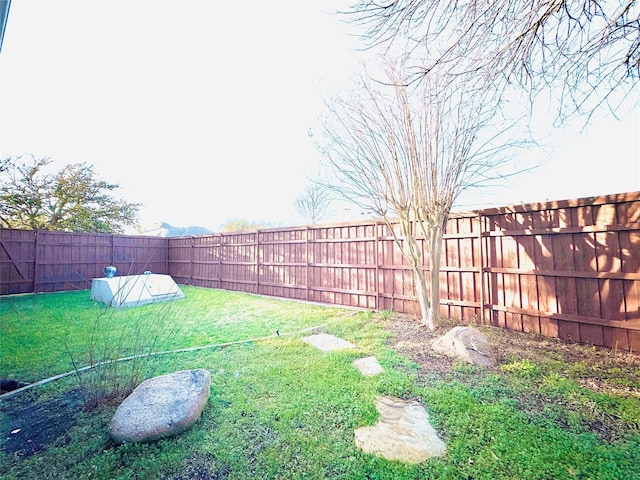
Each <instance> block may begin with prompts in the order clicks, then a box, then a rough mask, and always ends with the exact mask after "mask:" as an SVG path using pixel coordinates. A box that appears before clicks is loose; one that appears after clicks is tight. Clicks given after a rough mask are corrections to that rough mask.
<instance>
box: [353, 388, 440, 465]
mask: <svg viewBox="0 0 640 480" xmlns="http://www.w3.org/2000/svg"><path fill="white" fill-rule="evenodd" d="M376 409H377V410H378V412H379V413H380V421H379V422H378V423H377V424H376V425H374V426H372V427H361V428H358V429H356V430H355V442H356V446H357V447H359V448H361V449H362V450H364V451H365V452H367V453H371V454H374V455H377V456H381V457H384V458H386V459H387V460H397V461H400V462H403V463H420V462H423V461H425V460H427V459H428V458H431V457H438V456H440V455H443V454H444V453H445V451H446V446H445V443H444V442H443V441H442V440H441V439H440V437H438V434H437V432H436V431H435V430H434V428H433V427H432V426H431V424H430V423H429V414H428V413H427V411H426V410H425V408H424V407H423V406H422V405H420V404H419V403H417V402H414V401H411V400H402V399H399V398H395V397H388V396H384V397H380V396H379V397H376Z"/></svg>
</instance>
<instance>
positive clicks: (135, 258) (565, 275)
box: [0, 192, 640, 351]
mask: <svg viewBox="0 0 640 480" xmlns="http://www.w3.org/2000/svg"><path fill="white" fill-rule="evenodd" d="M443 241H444V245H443V248H442V258H441V266H440V269H439V274H440V289H441V291H440V294H441V298H442V300H441V305H440V313H441V315H444V316H447V317H450V318H453V319H456V320H459V321H460V322H461V323H470V322H472V321H478V322H483V323H489V324H491V325H495V326H499V327H503V328H508V329H512V330H517V331H522V332H532V333H537V334H541V335H546V336H551V337H559V338H563V339H566V340H571V341H576V342H581V343H589V344H594V345H598V346H605V347H609V348H617V349H622V350H631V351H640V192H632V193H627V194H620V195H609V196H602V197H592V198H583V199H576V200H566V201H557V202H545V203H539V204H528V205H517V206H511V207H502V208H495V209H484V210H477V211H474V212H467V213H457V214H453V215H451V217H450V219H449V220H448V223H447V225H446V233H445V235H444V240H443ZM0 242H1V245H0V247H1V248H0V262H1V263H0V268H1V270H0V273H1V274H2V278H1V281H0V287H1V293H2V294H9V293H22V292H48V291H56V290H68V289H77V288H89V286H90V280H91V278H93V277H100V276H102V269H103V268H104V266H106V265H109V264H113V265H115V266H116V267H117V268H118V270H119V272H120V273H122V274H125V273H132V274H133V273H141V272H142V271H144V270H151V271H153V272H154V273H168V274H170V275H172V276H173V278H174V280H175V281H176V282H178V283H181V284H189V285H196V286H202V287H209V288H221V289H227V290H235V291H242V292H249V293H256V294H261V295H269V296H277V297H283V298H291V299H297V300H307V301H313V302H322V303H330V304H337V305H345V306H354V307H360V308H367V309H379V310H393V311H397V312H401V313H409V314H418V313H419V306H418V303H417V300H416V297H415V293H414V286H413V276H412V272H411V269H410V267H409V265H408V263H407V262H406V261H405V259H404V258H403V257H402V254H401V250H400V249H399V248H398V246H397V245H396V244H395V242H394V236H393V232H392V231H391V230H389V227H388V226H387V225H386V224H384V223H382V222H376V221H369V222H359V223H354V224H348V225H317V226H307V227H291V228H276V229H264V230H258V231H253V232H240V233H223V234H212V235H205V236H197V237H178V238H168V239H164V238H157V237H127V236H120V235H92V234H75V233H61V232H44V231H37V232H33V231H21V230H7V229H2V230H0ZM422 249H423V258H425V265H424V271H425V274H428V272H429V268H430V266H429V265H428V263H427V260H426V259H427V258H428V256H427V254H426V244H425V243H424V242H422Z"/></svg>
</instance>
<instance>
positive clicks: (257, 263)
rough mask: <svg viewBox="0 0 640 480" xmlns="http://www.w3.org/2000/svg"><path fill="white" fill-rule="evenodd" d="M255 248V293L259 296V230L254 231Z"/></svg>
mask: <svg viewBox="0 0 640 480" xmlns="http://www.w3.org/2000/svg"><path fill="white" fill-rule="evenodd" d="M255 246H256V253H255V260H256V293H257V294H260V230H259V229H258V230H256V241H255Z"/></svg>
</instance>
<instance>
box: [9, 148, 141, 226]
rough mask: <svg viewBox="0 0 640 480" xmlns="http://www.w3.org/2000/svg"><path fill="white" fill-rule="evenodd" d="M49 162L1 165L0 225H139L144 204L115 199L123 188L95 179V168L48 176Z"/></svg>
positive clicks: (67, 169)
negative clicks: (139, 214)
mask: <svg viewBox="0 0 640 480" xmlns="http://www.w3.org/2000/svg"><path fill="white" fill-rule="evenodd" d="M51 163H52V160H51V159H49V158H35V157H34V156H30V160H29V159H24V158H23V157H16V158H7V159H4V160H2V161H0V164H1V165H2V167H3V168H2V169H0V225H2V226H3V227H8V228H22V229H32V230H61V231H67V232H99V233H122V232H123V231H124V227H125V226H128V225H131V226H134V225H136V223H137V215H138V209H139V208H140V204H138V203H130V202H126V201H125V200H122V199H118V198H115V197H113V196H112V195H111V192H112V191H113V190H116V189H117V188H119V185H117V184H112V183H108V182H106V181H104V180H100V179H98V178H97V177H96V172H95V171H94V167H93V165H90V164H88V163H75V164H71V165H67V166H65V167H64V168H63V169H62V170H60V171H59V172H57V173H46V172H45V169H46V167H47V166H48V165H49V164H51Z"/></svg>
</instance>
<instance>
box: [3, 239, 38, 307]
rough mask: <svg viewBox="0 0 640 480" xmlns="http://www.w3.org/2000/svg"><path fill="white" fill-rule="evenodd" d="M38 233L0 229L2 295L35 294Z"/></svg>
mask: <svg viewBox="0 0 640 480" xmlns="http://www.w3.org/2000/svg"><path fill="white" fill-rule="evenodd" d="M35 258H36V232H34V231H32V230H9V229H6V228H0V295H11V294H17V293H30V292H33V279H34V278H35Z"/></svg>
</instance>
